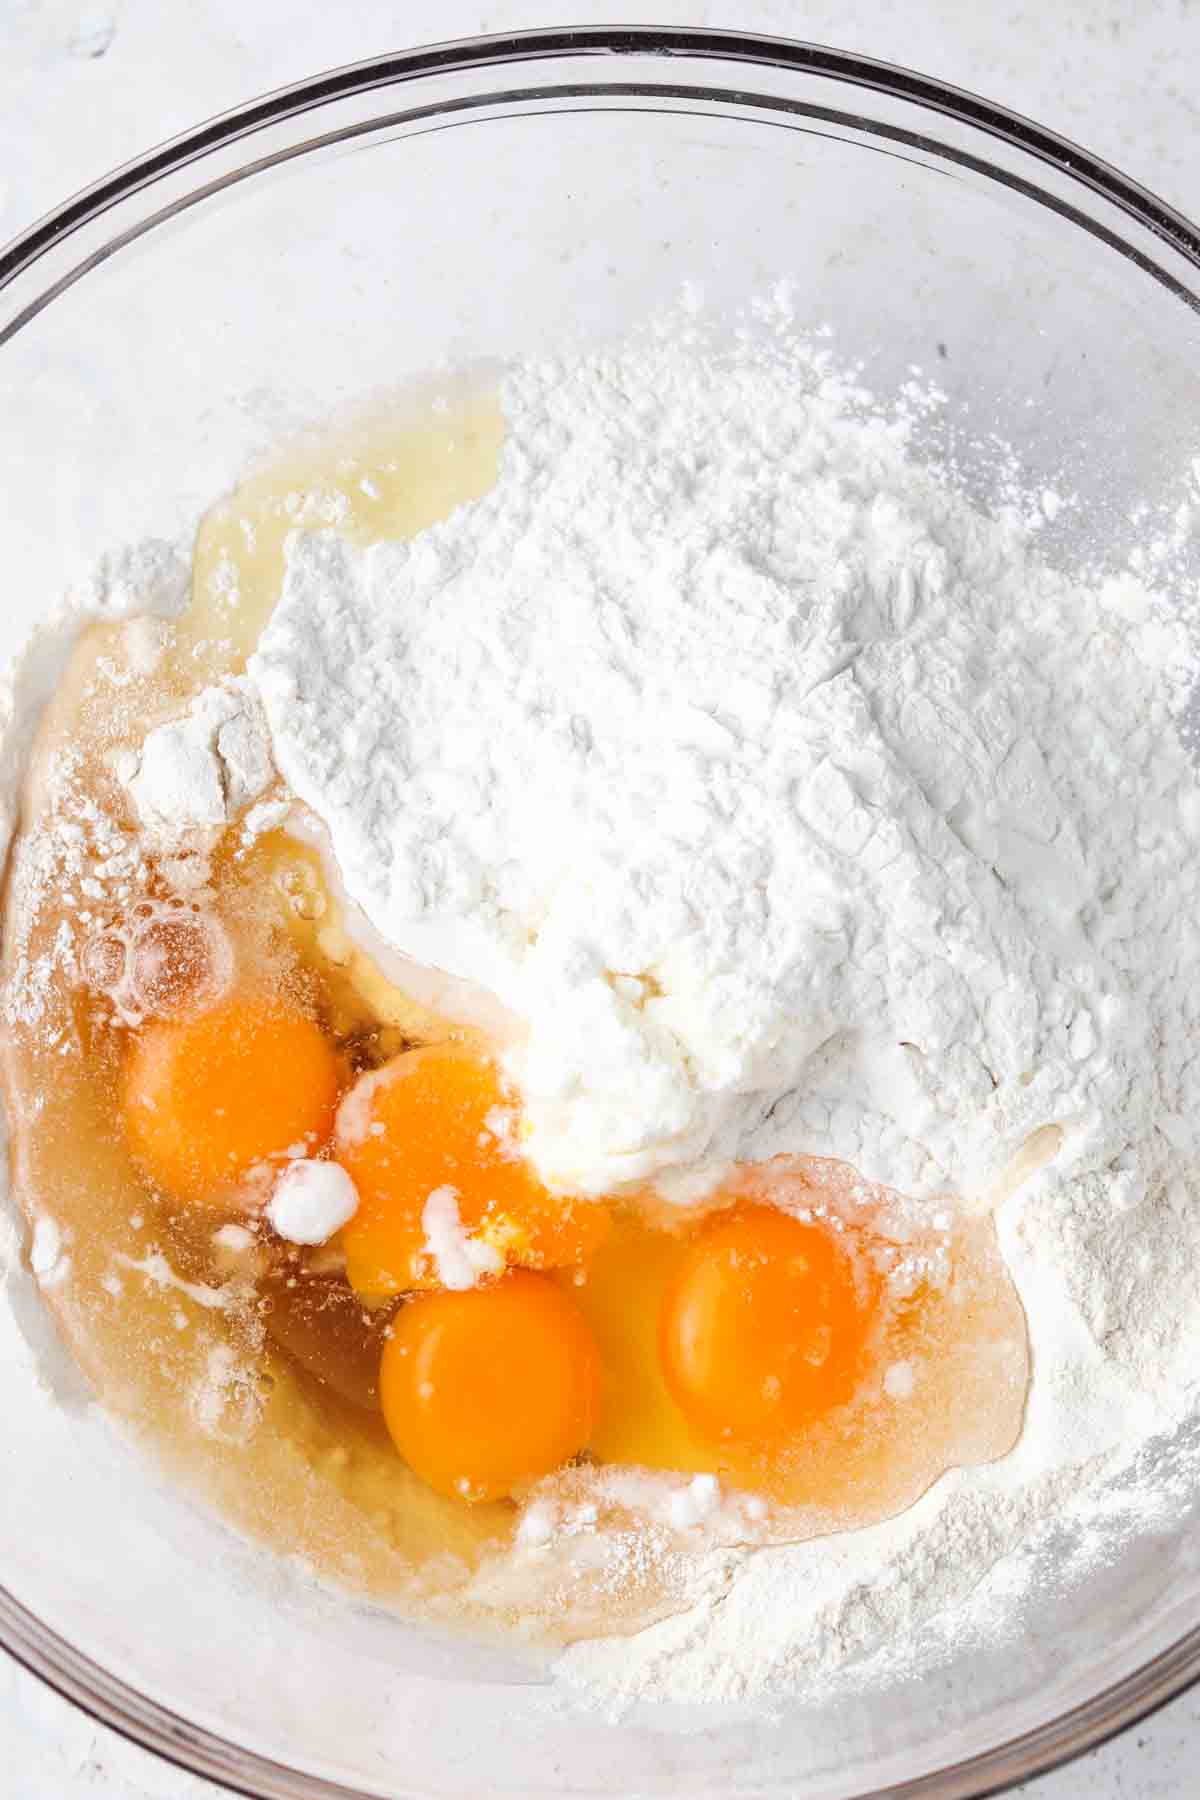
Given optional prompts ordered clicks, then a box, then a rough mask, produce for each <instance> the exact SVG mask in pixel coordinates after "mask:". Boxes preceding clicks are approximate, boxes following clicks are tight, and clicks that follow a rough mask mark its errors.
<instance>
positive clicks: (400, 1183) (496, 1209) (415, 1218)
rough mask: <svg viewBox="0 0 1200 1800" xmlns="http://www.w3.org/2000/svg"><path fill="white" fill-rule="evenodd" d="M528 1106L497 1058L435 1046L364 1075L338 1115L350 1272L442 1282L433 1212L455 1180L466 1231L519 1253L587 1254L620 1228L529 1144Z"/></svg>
mask: <svg viewBox="0 0 1200 1800" xmlns="http://www.w3.org/2000/svg"><path fill="white" fill-rule="evenodd" d="M519 1133H520V1114H519V1112H518V1110H517V1107H516V1105H515V1103H514V1101H513V1099H512V1097H511V1095H510V1094H509V1093H508V1092H507V1090H506V1089H505V1086H504V1084H503V1082H502V1081H501V1078H500V1074H499V1071H498V1070H497V1068H496V1065H495V1063H494V1062H492V1061H491V1060H490V1059H489V1058H487V1057H486V1056H484V1055H482V1054H480V1052H478V1051H477V1050H475V1049H473V1048H472V1047H470V1046H468V1045H466V1044H463V1043H459V1042H451V1043H443V1044H430V1045H426V1046H424V1047H423V1048H421V1049H419V1050H411V1051H407V1052H405V1054H403V1055H402V1056H398V1057H395V1058H394V1059H393V1060H392V1061H391V1062H390V1063H387V1064H386V1065H385V1066H384V1067H383V1068H382V1069H378V1070H375V1071H374V1072H373V1073H371V1074H369V1075H365V1076H363V1077H362V1078H361V1079H360V1081H359V1083H358V1085H357V1086H356V1087H355V1088H353V1089H351V1091H350V1093H349V1094H348V1095H347V1097H346V1099H345V1100H344V1101H343V1103H342V1107H341V1110H340V1112H339V1114H338V1126H337V1137H336V1144H335V1149H336V1155H337V1157H338V1160H339V1162H340V1163H341V1164H342V1166H343V1168H345V1169H346V1170H347V1172H348V1173H349V1175H350V1177H351V1179H352V1180H353V1182H354V1184H355V1186H356V1187H357V1189H358V1195H359V1206H358V1211H357V1213H356V1214H355V1216H354V1218H353V1219H352V1220H351V1221H350V1223H349V1225H347V1227H346V1229H345V1232H344V1234H343V1244H344V1247H345V1252H346V1274H347V1278H348V1279H349V1281H350V1283H351V1286H353V1287H354V1288H356V1289H357V1290H358V1292H359V1293H362V1294H367V1295H387V1294H397V1293H402V1292H404V1291H406V1290H407V1289H409V1288H414V1287H429V1286H434V1285H436V1271H435V1270H434V1268H433V1265H432V1262H431V1258H430V1256H429V1254H428V1251H427V1247H426V1230H425V1224H424V1213H425V1207H426V1204H427V1203H428V1201H429V1198H430V1196H431V1195H433V1194H444V1193H445V1190H447V1189H449V1190H451V1193H452V1196H453V1199H454V1201H455V1203H456V1205H457V1209H458V1219H459V1222H460V1224H461V1226H462V1229H463V1230H464V1232H466V1233H468V1234H470V1235H471V1236H475V1237H478V1238H479V1239H481V1240H483V1241H484V1242H486V1243H487V1244H488V1245H490V1246H491V1247H492V1248H493V1249H494V1250H496V1251H498V1252H499V1254H500V1255H501V1256H502V1257H503V1259H504V1260H505V1261H506V1262H508V1263H516V1264H519V1265H522V1266H524V1267H527V1268H535V1269H545V1268H553V1267H557V1266H559V1265H562V1264H569V1263H579V1262H582V1261H583V1260H584V1259H585V1258H586V1257H587V1256H588V1255H590V1254H591V1252H592V1251H593V1250H594V1249H595V1247H596V1246H597V1245H598V1244H599V1243H600V1241H601V1240H602V1239H603V1237H604V1236H605V1235H606V1234H607V1232H608V1229H609V1217H608V1212H607V1209H606V1208H605V1207H604V1206H602V1205H600V1204H598V1203H597V1202H594V1201H585V1200H574V1199H572V1198H571V1197H569V1196H567V1195H557V1194H552V1193H551V1192H550V1191H549V1190H548V1189H547V1188H545V1187H544V1186H543V1185H542V1183H541V1182H540V1181H539V1180H538V1178H537V1176H536V1175H535V1174H534V1172H533V1170H532V1168H531V1167H530V1165H529V1163H528V1162H527V1161H526V1160H525V1158H524V1157H523V1156H522V1154H521V1151H520V1147H519Z"/></svg>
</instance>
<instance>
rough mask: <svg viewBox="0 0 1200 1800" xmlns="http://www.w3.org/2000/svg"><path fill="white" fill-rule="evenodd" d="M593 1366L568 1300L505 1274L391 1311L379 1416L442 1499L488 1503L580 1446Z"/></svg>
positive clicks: (532, 1280)
mask: <svg viewBox="0 0 1200 1800" xmlns="http://www.w3.org/2000/svg"><path fill="white" fill-rule="evenodd" d="M599 1387H600V1359H599V1355H598V1353H597V1350H596V1344H595V1340H594V1339H593V1337H592V1334H591V1332H590V1331H589V1329H588V1327H587V1324H586V1323H585V1321H584V1318H583V1315H582V1314H581V1312H580V1311H579V1308H578V1307H577V1306H576V1305H575V1303H574V1301H573V1300H572V1299H571V1297H570V1295H569V1294H568V1293H566V1292H565V1291H564V1290H563V1289H562V1288H561V1287H559V1286H557V1285H556V1284H555V1283H554V1282H553V1281H552V1280H550V1279H549V1278H548V1277H547V1276H545V1275H536V1274H533V1273H531V1272H530V1271H528V1270H525V1269H513V1270H510V1271H509V1272H508V1273H507V1274H506V1275H503V1276H501V1278H500V1279H499V1280H498V1281H495V1282H491V1283H489V1284H488V1285H487V1286H484V1287H478V1288H472V1289H469V1290H468V1291H466V1292H464V1293H451V1292H448V1291H443V1292H442V1293H437V1294H423V1295H419V1296H417V1297H415V1298H413V1299H412V1300H410V1301H408V1303H407V1304H406V1305H404V1306H402V1307H401V1309H400V1312H399V1313H398V1315H397V1317H396V1319H395V1322H394V1324H393V1326H392V1335H391V1337H390V1338H389V1339H388V1342H387V1344H386V1346H385V1348H384V1352H383V1363H382V1367H381V1369H380V1377H379V1388H380V1398H381V1400H382V1404H383V1416H384V1419H385V1421H386V1423H387V1427H388V1430H389V1431H390V1433H391V1435H392V1439H393V1441H394V1443H395V1445H396V1448H397V1449H398V1450H399V1452H400V1454H401V1456H403V1458H404V1459H405V1461H406V1462H407V1463H408V1464H409V1466H410V1468H412V1469H413V1470H414V1471H415V1473H416V1474H418V1475H419V1476H420V1477H421V1478H422V1480H424V1481H426V1482H428V1483H429V1485H430V1487H433V1488H436V1489H437V1490H438V1491H439V1492H440V1493H443V1494H454V1495H457V1496H459V1497H460V1498H462V1499H466V1500H471V1501H477V1500H496V1499H500V1498H501V1497H503V1496H504V1495H506V1494H510V1493H511V1492H512V1490H513V1489H514V1487H517V1486H519V1485H520V1484H521V1483H523V1482H526V1481H531V1480H534V1479H536V1477H538V1476H540V1475H548V1474H549V1473H550V1472H551V1470H553V1469H557V1468H558V1467H560V1465H561V1464H563V1463H565V1462H567V1461H569V1460H570V1458H571V1457H573V1456H575V1455H576V1454H577V1453H578V1452H579V1451H580V1450H582V1449H583V1448H584V1447H585V1445H586V1444H587V1442H588V1439H589V1436H590V1434H591V1432H592V1429H593V1425H594V1422H595V1418H596V1413H597V1404H598V1398H599Z"/></svg>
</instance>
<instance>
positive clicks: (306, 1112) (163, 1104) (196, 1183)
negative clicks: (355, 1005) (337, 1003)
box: [121, 998, 340, 1204]
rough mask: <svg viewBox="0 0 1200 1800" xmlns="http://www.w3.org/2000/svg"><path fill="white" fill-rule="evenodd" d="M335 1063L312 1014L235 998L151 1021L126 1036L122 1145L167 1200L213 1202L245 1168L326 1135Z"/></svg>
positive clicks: (333, 1101) (307, 1146) (332, 1101)
mask: <svg viewBox="0 0 1200 1800" xmlns="http://www.w3.org/2000/svg"><path fill="white" fill-rule="evenodd" d="M339 1079H340V1068H339V1063H338V1059H337V1056H336V1054H335V1052H334V1050H333V1048H332V1046H331V1045H330V1043H329V1041H328V1040H327V1039H326V1037H325V1036H324V1035H323V1033H322V1032H321V1030H320V1028H319V1027H318V1026H317V1025H316V1024H315V1023H314V1022H313V1020H312V1019H309V1018H307V1017H305V1015H304V1014H303V1013H300V1012H298V1011H296V1010H294V1009H293V1008H291V1007H289V1006H286V1005H284V1004H283V1003H281V1002H279V1001H270V1002H268V1001H264V1000H259V999H252V998H234V999H229V1000H225V1001H223V1002H222V1003H221V1004H220V1005H218V1006H214V1007H213V1008H212V1009H211V1010H210V1011H208V1012H204V1013H200V1014H198V1015H196V1016H193V1017H189V1018H182V1019H160V1020H155V1021H153V1022H152V1023H150V1024H149V1025H146V1026H145V1027H144V1028H143V1029H142V1030H141V1031H140V1032H138V1034H137V1035H136V1036H135V1037H133V1038H132V1039H131V1041H130V1045H129V1049H128V1052H127V1055H126V1059H125V1067H124V1073H123V1084H122V1093H121V1112H122V1116H123V1119H124V1123H125V1135H126V1138H127V1141H128V1143H129V1148H130V1150H131V1151H132V1152H133V1155H134V1157H135V1158H136V1160H137V1161H138V1162H139V1163H140V1164H141V1166H142V1168H143V1169H144V1170H145V1172H146V1174H147V1175H148V1176H149V1177H150V1179H151V1180H152V1181H154V1182H155V1183H157V1185H158V1186H159V1187H161V1188H163V1189H165V1191H166V1192H167V1193H168V1194H170V1195H171V1196H172V1197H173V1198H174V1199H176V1200H184V1201H193V1200H201V1201H210V1202H213V1203H215V1204H221V1203H222V1202H223V1201H225V1200H226V1199H227V1198H228V1194H229V1190H230V1188H231V1187H233V1186H234V1185H236V1183H237V1182H238V1180H239V1179H240V1178H241V1177H242V1176H244V1175H245V1174H246V1172H247V1171H248V1170H249V1169H250V1168H252V1167H253V1166H254V1164H256V1163H259V1162H263V1161H265V1160H266V1159H268V1158H270V1157H272V1156H280V1155H282V1154H283V1153H284V1152H285V1151H287V1150H289V1149H291V1148H292V1146H293V1145H301V1146H303V1148H304V1150H306V1151H308V1152H309V1153H311V1152H312V1151H313V1150H314V1149H316V1148H317V1147H318V1146H320V1145H321V1144H323V1143H325V1141H326V1140H327V1139H328V1137H329V1134H330V1132H331V1130H332V1129H333V1120H334V1111H335V1108H336V1106H337V1097H338V1086H339Z"/></svg>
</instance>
